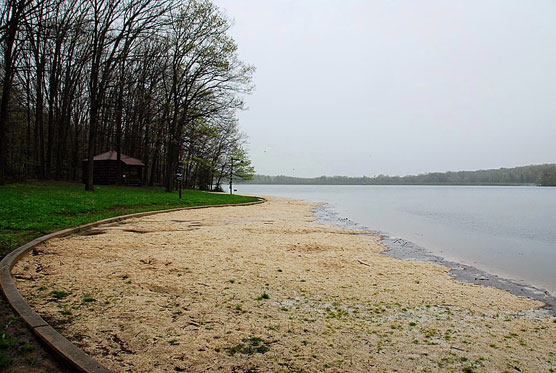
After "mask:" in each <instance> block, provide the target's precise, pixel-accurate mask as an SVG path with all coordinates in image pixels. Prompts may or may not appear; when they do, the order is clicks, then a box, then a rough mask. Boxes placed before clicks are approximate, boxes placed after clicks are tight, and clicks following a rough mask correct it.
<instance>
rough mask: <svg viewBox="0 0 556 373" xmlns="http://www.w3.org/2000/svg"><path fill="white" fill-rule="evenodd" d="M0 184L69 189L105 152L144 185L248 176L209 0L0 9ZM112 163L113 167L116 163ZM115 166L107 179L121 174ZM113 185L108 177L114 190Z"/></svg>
mask: <svg viewBox="0 0 556 373" xmlns="http://www.w3.org/2000/svg"><path fill="white" fill-rule="evenodd" d="M1 7H2V8H1V12H2V13H1V20H0V29H1V33H0V35H1V36H0V38H1V39H0V44H1V46H2V49H1V56H0V64H1V66H0V79H1V80H0V85H1V86H0V88H1V89H2V98H1V99H2V101H1V106H0V185H2V184H5V183H7V182H14V181H21V180H26V179H54V180H81V179H82V176H83V175H82V172H83V173H84V174H85V175H84V180H85V188H86V190H90V191H92V190H94V186H93V162H88V166H87V169H85V170H84V171H82V161H83V160H84V159H92V158H93V157H94V156H95V155H97V154H99V153H103V152H106V151H111V150H113V151H116V152H117V155H118V161H119V160H120V155H121V154H125V155H128V156H131V157H135V158H138V159H140V160H142V162H143V163H144V164H145V167H144V175H143V182H144V184H145V185H164V186H165V187H166V189H167V190H168V191H171V190H173V189H174V188H175V186H176V182H177V180H178V178H177V177H176V174H177V173H181V174H182V176H180V178H179V180H183V185H184V187H187V188H199V189H213V188H216V187H219V185H220V183H221V180H222V178H223V176H224V175H229V174H230V172H232V169H233V172H234V174H235V175H237V176H239V177H241V176H246V177H248V176H249V175H250V174H252V173H253V168H252V167H251V165H250V161H249V159H248V157H247V152H246V149H245V135H244V134H242V133H241V131H240V130H239V129H238V121H237V112H238V110H242V109H244V95H245V94H248V93H250V92H251V91H252V90H253V89H254V86H253V84H252V74H253V72H254V67H253V66H251V65H249V64H247V63H245V62H243V61H241V60H240V58H239V57H238V54H237V44H236V42H235V41H234V40H233V38H232V37H231V36H230V35H229V29H230V27H231V22H230V20H229V19H227V17H226V16H225V14H223V13H222V12H221V11H220V9H218V7H217V6H216V5H214V4H213V3H211V2H210V1H209V0H190V1H186V0H183V1H180V0H1ZM118 164H120V162H118ZM120 168H121V166H118V169H119V170H118V172H119V173H120V174H121V170H120ZM120 179H121V178H118V182H120Z"/></svg>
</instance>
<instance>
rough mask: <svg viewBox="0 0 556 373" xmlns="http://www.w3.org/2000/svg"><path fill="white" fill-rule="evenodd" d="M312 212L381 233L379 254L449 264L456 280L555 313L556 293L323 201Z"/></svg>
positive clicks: (340, 223)
mask: <svg viewBox="0 0 556 373" xmlns="http://www.w3.org/2000/svg"><path fill="white" fill-rule="evenodd" d="M315 216H316V217H317V218H318V219H319V220H321V221H324V222H329V223H332V224H334V225H336V226H338V227H339V228H344V229H353V230H363V231H370V232H373V234H376V235H378V236H380V237H381V242H382V244H383V245H384V246H385V248H386V250H384V251H383V252H381V254H384V255H387V256H390V257H392V258H396V259H401V260H408V261H417V262H423V263H432V264H438V265H442V266H445V267H448V268H450V275H451V276H452V277H453V278H454V279H455V280H457V281H460V282H463V283H471V284H475V285H481V286H488V287H493V288H496V289H500V290H504V291H507V292H509V293H511V294H513V295H517V296H524V297H527V298H530V299H534V300H538V301H541V302H543V303H545V307H543V308H544V309H546V310H547V311H548V312H549V313H550V314H551V315H553V316H556V297H555V296H553V295H552V294H551V293H550V292H549V291H548V290H546V289H542V288H538V287H536V286H534V285H530V284H528V283H526V282H525V281H522V280H516V279H512V278H506V277H502V276H500V275H496V274H494V273H491V272H489V271H488V270H482V269H479V268H477V267H474V266H472V265H468V264H464V263H459V262H457V261H453V260H448V259H446V258H443V257H442V256H440V255H437V254H434V253H433V252H432V251H430V250H428V249H427V248H425V247H422V246H419V245H417V244H415V243H413V242H411V241H408V240H405V239H403V238H393V237H390V235H388V234H387V233H384V232H380V231H377V230H373V229H370V228H369V227H365V226H362V225H360V224H359V223H357V222H354V221H352V220H350V219H347V218H340V217H338V214H337V212H336V211H334V210H333V208H332V207H330V204H329V203H326V202H322V203H320V204H319V206H318V207H317V208H316V210H315Z"/></svg>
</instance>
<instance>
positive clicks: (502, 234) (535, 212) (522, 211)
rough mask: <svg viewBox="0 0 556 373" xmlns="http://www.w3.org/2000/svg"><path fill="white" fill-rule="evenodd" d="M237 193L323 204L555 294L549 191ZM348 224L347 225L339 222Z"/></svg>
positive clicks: (294, 189)
mask: <svg viewBox="0 0 556 373" xmlns="http://www.w3.org/2000/svg"><path fill="white" fill-rule="evenodd" d="M235 188H236V189H237V190H238V193H244V194H256V195H269V196H280V197H290V198H297V199H303V200H307V201H315V202H323V203H325V204H326V205H325V210H326V211H328V214H329V215H331V216H336V217H337V218H338V219H339V220H338V221H343V222H345V221H351V222H353V224H354V225H357V226H359V227H362V228H367V229H370V230H372V231H377V232H380V233H383V234H386V235H388V236H389V237H390V238H402V239H404V240H407V241H410V242H412V243H414V244H416V245H418V246H420V247H423V248H425V249H426V250H428V251H430V252H431V253H432V254H434V255H437V256H440V257H442V258H445V259H447V260H449V261H453V262H457V263H463V264H467V265H470V266H473V267H476V268H479V269H481V270H484V271H486V272H488V273H492V274H495V275H498V276H501V277H503V278H510V279H515V280H518V281H521V282H524V283H526V284H530V285H533V286H535V287H538V288H542V289H546V290H548V291H549V292H550V293H551V295H552V296H555V295H556V188H540V187H514V186H513V187H502V186H500V187H499V186H375V185H364V186H363V185H361V186H360V185H252V184H238V185H237V186H236V187H235ZM346 219H349V220H346Z"/></svg>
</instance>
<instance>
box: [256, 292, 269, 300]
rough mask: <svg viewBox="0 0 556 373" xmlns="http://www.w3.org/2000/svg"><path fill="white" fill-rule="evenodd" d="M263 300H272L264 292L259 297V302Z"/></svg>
mask: <svg viewBox="0 0 556 373" xmlns="http://www.w3.org/2000/svg"><path fill="white" fill-rule="evenodd" d="M263 299H270V295H268V294H267V293H266V292H264V293H262V294H261V295H259V296H258V297H257V300H263Z"/></svg>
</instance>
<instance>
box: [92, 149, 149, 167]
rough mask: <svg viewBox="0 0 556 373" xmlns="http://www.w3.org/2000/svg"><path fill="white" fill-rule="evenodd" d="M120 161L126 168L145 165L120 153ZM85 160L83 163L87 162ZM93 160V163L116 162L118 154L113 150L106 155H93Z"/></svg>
mask: <svg viewBox="0 0 556 373" xmlns="http://www.w3.org/2000/svg"><path fill="white" fill-rule="evenodd" d="M120 159H121V161H122V162H124V163H125V164H126V165H128V166H144V165H145V164H144V163H143V162H141V161H140V160H139V159H136V158H132V157H130V156H129V155H125V154H121V153H120ZM87 160H88V159H84V161H87ZM93 160H95V161H116V160H118V154H117V153H116V152H115V151H114V150H111V151H109V152H106V153H102V154H98V155H95V156H94V157H93Z"/></svg>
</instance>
